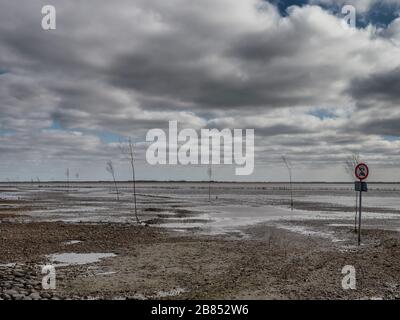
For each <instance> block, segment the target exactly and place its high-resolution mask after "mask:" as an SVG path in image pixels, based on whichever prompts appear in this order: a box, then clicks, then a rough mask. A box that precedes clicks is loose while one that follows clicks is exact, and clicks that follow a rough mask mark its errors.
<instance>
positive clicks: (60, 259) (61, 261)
mask: <svg viewBox="0 0 400 320" xmlns="http://www.w3.org/2000/svg"><path fill="white" fill-rule="evenodd" d="M115 256H116V254H114V253H74V252H70V253H55V254H50V255H48V256H47V258H48V259H49V260H50V261H51V262H53V263H55V264H56V265H58V266H69V265H82V264H88V263H95V262H99V261H100V260H101V259H104V258H111V257H115Z"/></svg>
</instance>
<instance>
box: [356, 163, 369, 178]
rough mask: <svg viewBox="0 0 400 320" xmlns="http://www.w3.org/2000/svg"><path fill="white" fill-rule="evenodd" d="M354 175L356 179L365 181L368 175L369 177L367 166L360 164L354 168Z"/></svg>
mask: <svg viewBox="0 0 400 320" xmlns="http://www.w3.org/2000/svg"><path fill="white" fill-rule="evenodd" d="M355 174H356V177H357V179H360V180H365V179H367V178H368V175H369V169H368V166H367V165H366V164H365V163H360V164H359V165H357V167H356V170H355Z"/></svg>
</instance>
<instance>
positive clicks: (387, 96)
mask: <svg viewBox="0 0 400 320" xmlns="http://www.w3.org/2000/svg"><path fill="white" fill-rule="evenodd" d="M399 88H400V68H395V69H392V70H389V71H385V72H378V73H374V74H371V75H369V76H368V77H366V78H362V79H354V80H353V81H352V83H351V85H350V88H349V89H348V93H349V94H350V95H351V96H352V97H353V98H354V99H356V101H359V102H360V107H363V106H370V107H374V104H375V103H379V104H380V105H381V106H383V107H385V104H386V106H387V107H393V106H395V105H396V104H397V105H398V104H399V103H400V90H399Z"/></svg>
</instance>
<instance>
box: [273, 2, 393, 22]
mask: <svg viewBox="0 0 400 320" xmlns="http://www.w3.org/2000/svg"><path fill="white" fill-rule="evenodd" d="M269 2H270V3H273V4H275V5H276V6H277V7H278V9H279V11H280V13H281V15H282V16H287V11H286V10H287V8H288V7H290V6H294V5H297V6H303V5H306V4H309V2H310V1H309V0H269ZM320 7H322V8H324V9H325V10H328V11H330V12H332V13H333V14H335V15H338V16H341V7H342V6H341V5H338V4H333V5H332V4H331V5H326V4H320ZM399 16H400V1H399V3H398V4H395V3H375V4H374V5H373V6H372V7H371V9H370V10H369V11H368V12H366V13H364V14H360V13H359V14H358V15H357V27H358V28H364V27H366V26H367V25H368V24H370V23H372V24H373V25H377V26H380V27H386V26H387V25H389V24H390V23H391V22H392V21H393V20H395V19H396V18H398V17H399Z"/></svg>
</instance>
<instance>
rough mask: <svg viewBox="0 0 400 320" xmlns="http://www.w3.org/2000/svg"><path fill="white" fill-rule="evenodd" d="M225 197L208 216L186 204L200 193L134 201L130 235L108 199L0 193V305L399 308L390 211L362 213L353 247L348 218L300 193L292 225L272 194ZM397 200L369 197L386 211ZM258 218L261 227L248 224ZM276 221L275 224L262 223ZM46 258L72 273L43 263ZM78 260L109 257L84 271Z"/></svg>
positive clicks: (203, 205) (203, 202)
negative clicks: (205, 303) (235, 302)
mask: <svg viewBox="0 0 400 320" xmlns="http://www.w3.org/2000/svg"><path fill="white" fill-rule="evenodd" d="M200 187H201V186H200ZM151 188H153V187H151ZM151 188H150V189H151ZM196 188H198V186H196ZM224 188H225V189H224V191H223V192H224V194H223V192H222V191H221V190H222V189H221V190H220V191H219V196H218V200H213V203H212V204H211V205H210V204H207V197H204V196H203V195H201V194H200V195H199V196H197V198H191V197H192V195H193V194H198V193H199V189H192V190H191V189H190V188H185V189H184V190H189V191H190V192H189V191H185V192H188V193H189V195H184V196H182V192H181V191H179V192H177V191H176V189H174V190H172V189H170V188H169V187H168V188H165V189H161V188H160V189H156V190H153V189H151V190H153V191H152V192H153V194H150V193H149V191H148V190H145V192H144V191H143V189H142V190H141V191H142V193H141V194H140V196H139V198H138V199H139V204H140V212H139V213H140V217H141V218H142V220H143V221H145V223H143V224H141V225H136V224H134V223H132V221H133V220H134V219H133V218H132V217H131V216H132V212H131V208H130V207H131V202H130V195H129V194H126V193H125V194H124V195H123V199H122V201H120V202H115V201H114V202H113V201H112V200H111V199H113V198H114V196H113V194H112V193H110V191H109V189H107V188H106V189H105V191H103V190H100V191H98V190H95V193H94V195H91V192H93V190H92V188H90V187H87V189H83V188H81V187H80V188H79V189H78V188H77V189H76V190H75V191H74V190H69V191H68V193H66V192H65V190H63V189H62V188H61V189H60V190H56V189H54V188H53V189H44V190H39V191H40V192H39V191H38V190H37V189H32V190H27V189H26V188H25V189H21V188H20V189H19V190H18V189H16V191H15V194H11V193H8V194H7V193H3V195H6V196H7V197H8V198H6V199H0V240H1V241H0V299H26V300H36V299H397V298H400V260H399V259H398V257H399V254H400V234H399V232H398V231H396V230H398V226H399V219H398V218H397V211H398V210H397V209H395V208H394V209H393V208H390V207H385V208H381V207H374V206H369V207H368V206H367V208H366V218H365V219H364V220H363V226H364V228H363V231H362V245H361V246H360V247H358V246H357V245H356V239H357V236H356V234H355V233H354V226H353V224H354V220H353V217H354V216H353V213H352V212H353V211H354V208H352V207H351V206H349V205H348V204H340V200H337V199H334V200H335V201H336V204H335V203H329V202H327V203H324V202H312V201H310V200H308V198H309V197H310V195H312V194H313V193H315V190H307V191H302V192H303V193H304V194H303V198H300V197H299V198H296V201H295V211H294V213H293V214H292V213H291V212H290V210H288V209H287V208H285V201H286V200H285V199H284V196H285V193H284V192H286V191H285V190H283V191H282V190H281V189H280V188H278V189H275V187H273V188H272V189H271V190H270V191H269V192H270V194H269V197H265V196H264V195H263V194H264V193H265V190H264V189H263V188H264V187H259V186H256V189H252V188H253V187H251V188H250V189H246V188H244V189H241V188H239V189H235V188H233V189H232V190H230V189H229V192H230V193H229V194H228V193H226V190H227V189H226V186H224ZM193 190H195V191H193ZM200 190H201V189H200ZM257 190H258V191H257ZM318 190H319V191H318V192H319V193H323V192H325V191H321V190H320V189H318ZM6 191H7V190H6ZM202 191H204V192H205V193H206V191H207V190H206V189H204V190H202ZM13 192H14V191H13ZM257 192H260V194H257ZM318 192H317V193H318ZM328 192H329V193H332V191H331V190H328V191H326V192H325V193H324V195H323V196H325V194H328ZM348 192H349V191H346V190H345V191H343V190H342V189H340V190H337V194H338V195H339V196H342V195H345V194H347V193H348ZM396 192H397V191H390V192H386V191H384V190H383V191H379V195H383V196H386V197H388V198H390V199H392V200H391V201H392V203H394V206H396V203H395V202H394V201H395V200H396V198H395V196H396V194H397V193H396ZM281 193H282V195H281ZM299 193H300V191H297V196H299ZM239 194H240V195H239ZM276 194H279V196H280V197H281V198H279V199H278V198H274V196H276ZM124 197H125V198H124ZM393 199H394V200H393ZM335 201H334V202H335ZM374 203H375V202H371V204H374ZM207 205H208V207H207ZM265 205H266V206H265ZM113 208H114V209H113ZM275 208H276V209H275ZM207 210H208V211H207ZM263 210H267V211H265V212H266V214H272V216H271V217H267V218H268V219H267V220H265V221H261V222H260V221H258V222H257V219H258V218H259V217H262V218H265V217H263V216H262V214H263V212H264V211H263ZM268 210H269V211H268ZM271 210H272V213H271V212H270V211H271ZM219 211H220V212H219ZM275 211H276V212H277V214H278V215H284V216H285V218H286V219H278V220H274V219H272V218H273V217H274V216H273V215H274V214H275ZM207 212H215V213H214V215H209V214H208V213H207ZM309 212H311V213H309ZM127 215H129V216H127ZM252 215H254V216H252ZM313 215H315V218H314V216H313ZM71 217H72V218H71ZM227 217H229V219H227ZM304 217H306V219H304ZM65 218H67V219H66V221H68V222H62V221H57V220H59V219H61V220H62V219H65ZM109 218H111V219H109ZM244 218H245V219H244ZM253 218H254V223H252V224H250V225H249V224H248V223H247V222H248V221H252V219H253ZM218 219H219V220H218ZM107 220H110V221H109V222H106V221H107ZM172 222H173V223H172ZM168 224H170V225H177V226H179V227H175V226H174V227H170V228H166V227H165V226H167V225H168ZM223 224H226V225H223ZM242 224H243V225H242ZM221 226H223V227H221ZM226 226H228V227H226ZM205 231H206V232H205ZM216 231H218V232H216ZM57 254H66V255H62V257H63V258H65V257H67V258H68V259H70V258H71V256H72V257H73V258H74V259H75V262H76V261H79V260H80V259H82V261H81V262H82V264H79V265H78V264H71V265H65V264H66V263H65V261H64V262H63V263H61V262H57V261H52V257H53V258H54V257H55V255H57ZM85 254H90V257H93V254H96V255H100V256H101V255H102V254H105V256H108V257H106V258H103V259H99V260H98V261H94V262H93V261H91V262H90V261H89V263H85V262H88V261H85V259H86V258H87V256H85ZM68 259H67V260H68ZM45 264H52V265H54V266H55V268H56V289H55V290H44V289H43V288H42V286H41V282H42V277H43V275H42V274H41V267H42V266H43V265H45ZM346 265H352V266H354V267H355V270H356V286H357V287H356V290H344V289H343V288H342V279H343V277H344V275H343V274H342V269H343V267H344V266H346Z"/></svg>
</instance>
